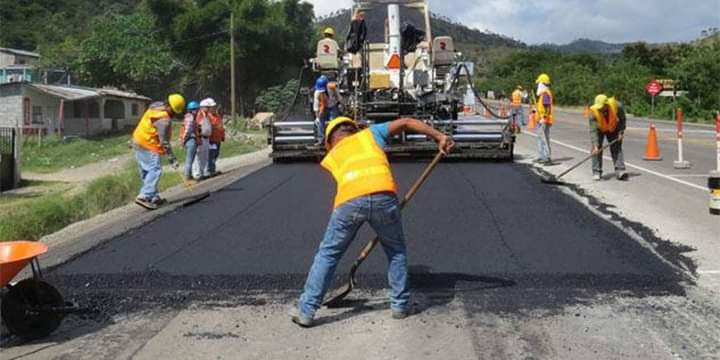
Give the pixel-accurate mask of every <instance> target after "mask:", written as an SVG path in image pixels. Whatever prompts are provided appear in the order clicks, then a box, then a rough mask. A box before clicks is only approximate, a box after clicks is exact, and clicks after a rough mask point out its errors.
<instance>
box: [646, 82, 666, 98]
mask: <svg viewBox="0 0 720 360" xmlns="http://www.w3.org/2000/svg"><path fill="white" fill-rule="evenodd" d="M662 90H663V86H662V84H660V82H659V81H657V80H650V81H649V82H648V83H647V85H645V92H646V93H648V94H649V95H650V96H653V97H654V96H657V95H658V94H659V93H660V92H662Z"/></svg>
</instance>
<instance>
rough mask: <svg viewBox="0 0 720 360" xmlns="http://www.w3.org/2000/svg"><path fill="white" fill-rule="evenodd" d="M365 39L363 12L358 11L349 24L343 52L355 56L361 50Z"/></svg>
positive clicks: (365, 30)
mask: <svg viewBox="0 0 720 360" xmlns="http://www.w3.org/2000/svg"><path fill="white" fill-rule="evenodd" d="M366 37H367V26H366V25H365V12H364V11H362V10H360V9H358V10H356V11H355V16H353V20H352V21H351V22H350V30H349V31H348V34H347V37H346V38H345V51H347V52H349V53H352V54H356V53H357V52H358V51H360V50H361V49H362V47H363V44H364V43H365V38H366Z"/></svg>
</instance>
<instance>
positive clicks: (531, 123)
mask: <svg viewBox="0 0 720 360" xmlns="http://www.w3.org/2000/svg"><path fill="white" fill-rule="evenodd" d="M536 118H537V112H535V109H532V110H530V115H528V125H527V128H528V129H534V128H535V126H537V119H536Z"/></svg>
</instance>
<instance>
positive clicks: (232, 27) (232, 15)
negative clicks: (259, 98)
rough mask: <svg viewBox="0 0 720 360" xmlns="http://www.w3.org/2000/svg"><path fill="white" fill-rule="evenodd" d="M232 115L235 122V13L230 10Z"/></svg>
mask: <svg viewBox="0 0 720 360" xmlns="http://www.w3.org/2000/svg"><path fill="white" fill-rule="evenodd" d="M230 116H231V118H232V122H233V125H236V123H235V13H234V11H233V10H230Z"/></svg>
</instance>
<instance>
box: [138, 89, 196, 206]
mask: <svg viewBox="0 0 720 360" xmlns="http://www.w3.org/2000/svg"><path fill="white" fill-rule="evenodd" d="M184 110H185V98H183V96H182V95H179V94H172V95H170V96H168V99H167V102H160V101H158V102H154V103H152V104H150V106H149V107H148V109H147V110H146V111H145V113H144V114H143V116H142V118H141V119H140V121H139V122H138V125H137V127H136V128H135V131H134V132H133V136H132V138H133V149H134V153H135V159H136V160H137V162H138V167H139V169H140V178H141V180H142V187H141V188H140V194H139V195H138V196H137V198H135V202H136V203H137V204H138V205H140V206H142V207H145V208H147V209H156V208H157V207H158V206H159V205H160V204H162V203H163V200H162V199H161V198H160V193H159V192H158V187H157V185H158V182H159V181H160V175H161V174H162V164H161V162H160V158H161V157H162V156H167V158H168V161H169V162H170V165H172V167H173V168H175V169H177V168H178V166H179V165H178V162H177V159H176V158H175V155H174V154H173V152H172V148H171V147H170V138H171V136H172V133H171V130H172V127H171V123H170V121H171V119H172V117H174V116H182V114H183V111H184Z"/></svg>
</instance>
